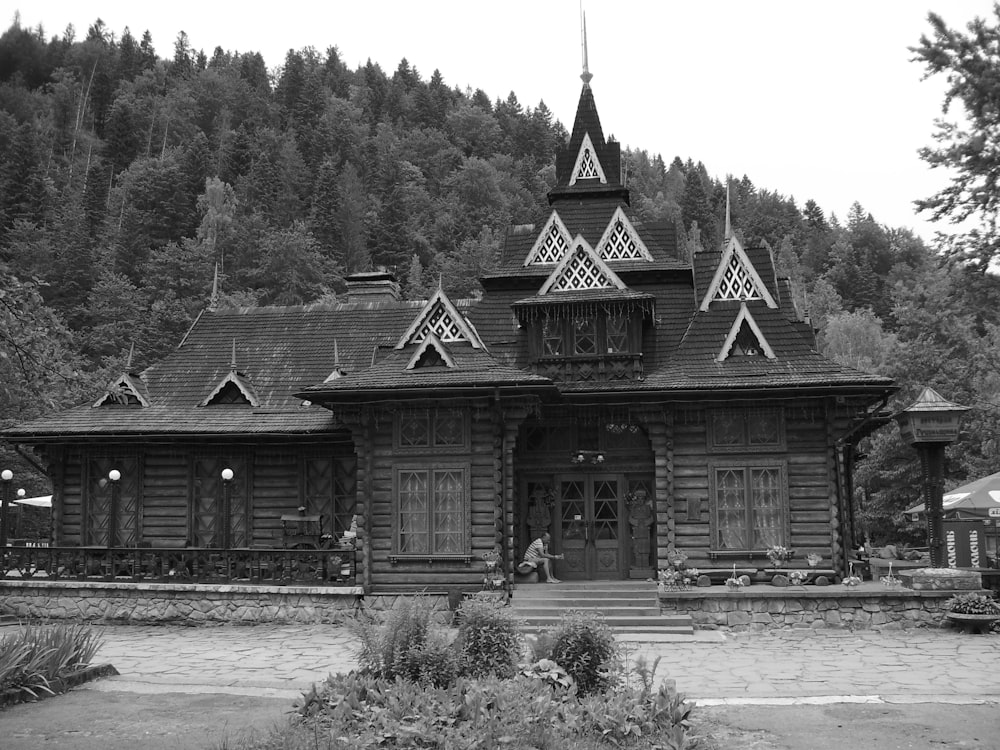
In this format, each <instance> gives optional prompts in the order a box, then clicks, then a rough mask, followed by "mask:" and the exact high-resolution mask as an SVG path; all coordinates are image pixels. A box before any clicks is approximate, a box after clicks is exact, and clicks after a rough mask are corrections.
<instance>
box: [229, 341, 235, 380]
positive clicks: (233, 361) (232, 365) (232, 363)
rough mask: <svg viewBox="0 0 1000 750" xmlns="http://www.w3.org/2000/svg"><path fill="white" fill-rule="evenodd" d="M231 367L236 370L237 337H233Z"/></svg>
mask: <svg viewBox="0 0 1000 750" xmlns="http://www.w3.org/2000/svg"><path fill="white" fill-rule="evenodd" d="M229 369H231V370H232V371H233V372H236V339H233V360H232V362H230V363H229Z"/></svg>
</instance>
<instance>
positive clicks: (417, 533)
mask: <svg viewBox="0 0 1000 750" xmlns="http://www.w3.org/2000/svg"><path fill="white" fill-rule="evenodd" d="M468 477H469V469H468V467H461V468H400V469H397V470H396V476H395V479H396V498H397V518H396V521H397V523H396V530H397V536H396V549H397V552H398V554H399V555H463V554H466V547H467V540H468V524H467V523H466V512H465V508H466V497H467V496H468Z"/></svg>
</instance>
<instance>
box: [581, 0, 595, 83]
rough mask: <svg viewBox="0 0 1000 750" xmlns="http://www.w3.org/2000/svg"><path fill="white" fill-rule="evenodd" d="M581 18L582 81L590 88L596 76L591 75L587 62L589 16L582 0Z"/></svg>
mask: <svg viewBox="0 0 1000 750" xmlns="http://www.w3.org/2000/svg"><path fill="white" fill-rule="evenodd" d="M580 16H581V18H582V22H581V33H582V35H583V36H582V46H583V73H581V74H580V80H582V81H583V85H584V86H590V79H591V78H593V77H594V76H593V75H592V74H591V72H590V65H589V63H588V62H587V14H586V13H584V11H583V0H580Z"/></svg>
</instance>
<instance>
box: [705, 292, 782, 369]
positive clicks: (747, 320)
mask: <svg viewBox="0 0 1000 750" xmlns="http://www.w3.org/2000/svg"><path fill="white" fill-rule="evenodd" d="M760 356H763V357H767V358H768V359H774V358H775V354H774V350H773V349H771V346H770V345H769V344H768V343H767V339H765V338H764V334H763V333H761V330H760V328H759V327H758V325H757V321H755V320H754V319H753V315H751V313H750V310H749V309H748V308H747V306H746V303H745V302H744V303H743V304H741V305H740V312H739V315H737V316H736V320H735V321H733V326H732V328H730V329H729V335H728V336H726V341H725V343H723V345H722V351H720V352H719V356H718V357H717V358H716V361H718V362H722V361H724V360H727V359H729V358H730V357H760Z"/></svg>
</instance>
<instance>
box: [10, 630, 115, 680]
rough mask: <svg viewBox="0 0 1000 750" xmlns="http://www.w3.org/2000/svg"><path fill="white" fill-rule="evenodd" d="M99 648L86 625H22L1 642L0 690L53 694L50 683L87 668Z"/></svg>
mask: <svg viewBox="0 0 1000 750" xmlns="http://www.w3.org/2000/svg"><path fill="white" fill-rule="evenodd" d="M101 645H102V641H101V639H100V638H99V637H98V636H97V635H96V634H95V633H94V631H93V629H92V628H91V627H90V626H88V625H56V626H38V625H22V626H21V627H20V628H19V629H18V630H16V631H14V632H12V633H8V634H7V635H5V636H4V637H3V638H2V639H0V691H4V690H21V691H24V692H26V693H28V694H29V695H31V696H33V697H36V698H37V697H38V691H39V690H41V691H44V692H47V693H52V692H53V691H52V689H51V684H52V681H53V680H55V679H56V678H58V677H62V676H64V675H66V674H67V673H68V672H70V671H72V670H74V669H79V668H80V667H84V666H87V665H89V664H90V662H91V660H92V659H93V658H94V655H95V654H96V653H97V651H98V650H99V649H100V647H101Z"/></svg>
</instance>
